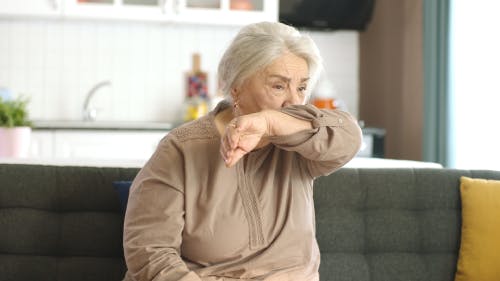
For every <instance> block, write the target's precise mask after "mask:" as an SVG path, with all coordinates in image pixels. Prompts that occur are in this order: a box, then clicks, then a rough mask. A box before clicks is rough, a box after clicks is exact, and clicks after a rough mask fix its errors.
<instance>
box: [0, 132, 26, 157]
mask: <svg viewBox="0 0 500 281" xmlns="http://www.w3.org/2000/svg"><path fill="white" fill-rule="evenodd" d="M30 137H31V128H30V127H14V128H5V127H0V158H2V157H15V158H17V157H28V155H29V148H30Z"/></svg>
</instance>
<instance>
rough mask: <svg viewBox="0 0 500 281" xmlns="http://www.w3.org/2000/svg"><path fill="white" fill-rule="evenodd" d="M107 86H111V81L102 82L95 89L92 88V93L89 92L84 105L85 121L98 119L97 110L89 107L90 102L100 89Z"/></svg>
mask: <svg viewBox="0 0 500 281" xmlns="http://www.w3.org/2000/svg"><path fill="white" fill-rule="evenodd" d="M105 86H111V81H107V80H106V81H101V82H99V83H97V84H95V85H94V87H92V88H91V89H90V91H88V93H87V96H86V98H85V103H84V104H83V120H85V121H94V120H95V119H96V117H97V109H96V108H93V107H89V105H90V100H91V99H92V97H93V96H94V94H95V93H96V92H97V90H99V89H100V88H102V87H105Z"/></svg>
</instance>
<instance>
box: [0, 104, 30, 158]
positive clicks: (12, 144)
mask: <svg viewBox="0 0 500 281" xmlns="http://www.w3.org/2000/svg"><path fill="white" fill-rule="evenodd" d="M27 104H28V100H27V99H24V98H16V99H5V98H3V97H2V96H0V158H1V157H27V156H28V153H29V147H30V137H31V122H30V120H29V118H28V112H27V110H26V106H27Z"/></svg>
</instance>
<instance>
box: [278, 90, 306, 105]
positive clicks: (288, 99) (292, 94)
mask: <svg viewBox="0 0 500 281" xmlns="http://www.w3.org/2000/svg"><path fill="white" fill-rule="evenodd" d="M303 102H304V101H303V99H302V98H301V95H300V94H299V92H298V91H297V90H288V91H287V94H286V96H285V99H284V100H283V104H282V106H281V107H285V106H289V105H294V104H302V103H303Z"/></svg>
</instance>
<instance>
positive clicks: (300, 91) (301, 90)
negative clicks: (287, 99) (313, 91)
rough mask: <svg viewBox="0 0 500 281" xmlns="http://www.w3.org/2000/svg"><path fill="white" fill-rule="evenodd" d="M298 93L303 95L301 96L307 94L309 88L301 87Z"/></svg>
mask: <svg viewBox="0 0 500 281" xmlns="http://www.w3.org/2000/svg"><path fill="white" fill-rule="evenodd" d="M297 90H298V92H299V93H301V94H305V93H306V91H307V87H306V86H303V87H299V88H298V89H297Z"/></svg>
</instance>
